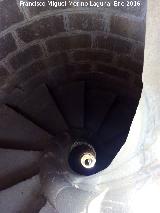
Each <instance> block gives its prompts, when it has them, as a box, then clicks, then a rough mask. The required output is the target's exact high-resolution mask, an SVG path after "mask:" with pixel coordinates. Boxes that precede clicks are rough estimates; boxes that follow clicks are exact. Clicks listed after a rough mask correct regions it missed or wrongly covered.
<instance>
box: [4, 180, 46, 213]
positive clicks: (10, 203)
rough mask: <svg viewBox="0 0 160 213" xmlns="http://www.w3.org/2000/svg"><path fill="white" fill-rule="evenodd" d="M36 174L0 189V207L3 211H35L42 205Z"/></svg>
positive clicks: (42, 199) (5, 212)
mask: <svg viewBox="0 0 160 213" xmlns="http://www.w3.org/2000/svg"><path fill="white" fill-rule="evenodd" d="M44 204H45V200H44V198H43V197H42V195H41V185H40V180H39V177H38V176H34V177H32V178H30V179H27V180H25V181H23V182H20V183H18V184H16V185H14V186H12V187H10V188H8V189H5V190H2V191H0V209H1V212H3V213H16V212H23V213H35V212H39V210H40V209H41V208H42V206H44Z"/></svg>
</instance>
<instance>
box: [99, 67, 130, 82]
mask: <svg viewBox="0 0 160 213" xmlns="http://www.w3.org/2000/svg"><path fill="white" fill-rule="evenodd" d="M96 70H97V71H98V72H103V73H106V74H109V75H112V76H115V77H116V78H120V79H121V80H128V79H129V77H130V74H129V73H128V72H126V71H124V70H120V69H117V68H115V67H112V66H108V65H102V64H97V66H96Z"/></svg>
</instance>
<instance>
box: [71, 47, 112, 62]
mask: <svg viewBox="0 0 160 213" xmlns="http://www.w3.org/2000/svg"><path fill="white" fill-rule="evenodd" d="M73 57H74V60H75V61H88V60H89V61H93V62H96V61H101V62H104V63H110V62H111V61H112V54H111V53H107V52H104V51H101V50H96V49H92V50H78V51H75V52H74V53H73Z"/></svg>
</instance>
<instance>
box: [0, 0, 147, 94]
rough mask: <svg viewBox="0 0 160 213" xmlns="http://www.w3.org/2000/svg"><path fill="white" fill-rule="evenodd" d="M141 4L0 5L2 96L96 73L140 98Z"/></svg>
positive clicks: (7, 1)
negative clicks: (85, 5)
mask: <svg viewBox="0 0 160 213" xmlns="http://www.w3.org/2000/svg"><path fill="white" fill-rule="evenodd" d="M31 1H33V0H31ZM57 1H58V0H57ZM110 2H113V1H110ZM120 2H122V1H121V0H120ZM125 2H126V1H125ZM140 2H141V6H139V7H135V8H134V7H128V8H127V7H110V8H91V7H84V8H82V7H73V6H69V5H68V6H67V7H58V8H54V7H47V6H46V7H41V8H40V7H39V8H38V7H32V8H31V7H30V8H29V7H28V8H27V7H20V5H19V0H17V1H16V0H2V1H0V88H1V93H6V92H8V91H10V89H13V88H14V87H19V88H22V89H23V87H27V88H31V89H32V88H33V87H35V86H37V85H39V84H40V83H42V82H45V81H49V80H50V79H52V80H55V84H57V83H58V82H62V81H68V80H70V79H72V78H77V76H78V75H83V74H84V75H88V74H90V73H92V75H93V76H95V77H96V76H97V75H98V76H102V78H103V79H104V78H105V79H108V80H109V82H112V85H114V86H115V87H117V89H118V90H119V89H120V88H121V90H122V92H127V93H129V94H131V95H135V96H137V95H138V96H139V95H140V93H141V88H142V80H141V74H142V69H143V51H144V36H145V15H146V1H145V0H141V1H140ZM97 73H98V74H97Z"/></svg>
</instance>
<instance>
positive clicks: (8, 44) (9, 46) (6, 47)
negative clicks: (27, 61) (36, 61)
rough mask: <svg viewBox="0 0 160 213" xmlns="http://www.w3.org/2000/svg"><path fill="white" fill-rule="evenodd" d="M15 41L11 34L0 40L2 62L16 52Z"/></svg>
mask: <svg viewBox="0 0 160 213" xmlns="http://www.w3.org/2000/svg"><path fill="white" fill-rule="evenodd" d="M16 49H17V47H16V44H15V40H14V38H13V37H12V35H11V33H9V34H7V35H5V36H4V37H2V38H0V60H1V59H2V58H5V57H6V56H7V55H8V54H9V53H10V52H13V51H14V50H16Z"/></svg>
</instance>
